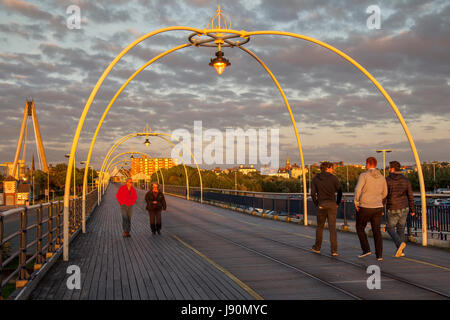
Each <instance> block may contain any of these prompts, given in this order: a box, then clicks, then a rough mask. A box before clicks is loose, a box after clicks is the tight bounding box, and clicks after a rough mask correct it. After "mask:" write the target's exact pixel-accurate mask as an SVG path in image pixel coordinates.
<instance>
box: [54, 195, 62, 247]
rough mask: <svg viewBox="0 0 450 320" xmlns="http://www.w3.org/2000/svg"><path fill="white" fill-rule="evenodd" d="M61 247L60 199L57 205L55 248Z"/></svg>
mask: <svg viewBox="0 0 450 320" xmlns="http://www.w3.org/2000/svg"><path fill="white" fill-rule="evenodd" d="M60 247H61V200H58V205H57V207H56V245H55V249H59V248H60Z"/></svg>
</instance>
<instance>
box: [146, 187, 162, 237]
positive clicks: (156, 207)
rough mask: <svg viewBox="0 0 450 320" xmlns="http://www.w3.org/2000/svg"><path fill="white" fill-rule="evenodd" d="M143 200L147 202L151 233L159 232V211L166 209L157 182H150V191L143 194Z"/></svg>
mask: <svg viewBox="0 0 450 320" xmlns="http://www.w3.org/2000/svg"><path fill="white" fill-rule="evenodd" d="M145 201H146V202H147V207H146V209H147V211H148V213H149V216H150V228H151V229H152V234H155V233H156V232H158V234H161V211H162V210H164V211H165V210H166V199H165V198H164V194H163V193H162V192H161V190H160V186H159V184H158V183H156V182H152V185H151V189H150V191H149V192H147V194H146V195H145Z"/></svg>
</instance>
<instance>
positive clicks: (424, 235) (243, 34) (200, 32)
mask: <svg viewBox="0 0 450 320" xmlns="http://www.w3.org/2000/svg"><path fill="white" fill-rule="evenodd" d="M174 30H184V31H192V32H195V33H197V34H198V35H199V36H201V35H207V34H208V33H221V32H226V33H229V34H236V35H239V36H240V37H243V38H248V37H249V36H253V35H281V36H289V37H294V38H298V39H302V40H306V41H309V42H313V43H315V44H318V45H320V46H322V47H324V48H327V49H329V50H331V51H333V52H335V53H336V54H338V55H339V56H341V57H343V58H344V59H346V60H347V61H349V62H350V63H352V64H353V65H354V66H355V67H357V68H358V69H359V70H360V71H361V72H362V73H363V74H364V75H366V76H367V77H368V78H369V80H371V81H372V82H373V83H374V84H375V86H376V87H377V88H378V89H379V90H380V92H381V93H382V94H383V96H384V97H385V98H386V100H387V101H388V103H389V104H390V106H391V107H392V109H393V110H394V112H395V114H396V115H397V117H398V119H399V121H400V123H401V125H402V127H403V129H404V131H405V134H406V136H407V138H408V141H409V143H410V146H411V149H412V151H413V154H414V158H415V161H416V165H417V169H418V174H419V183H420V189H421V197H422V212H425V214H422V244H423V245H424V246H426V245H427V223H426V200H425V184H424V181H423V173H422V167H421V163H420V159H419V156H418V154H417V149H416V147H415V144H414V141H413V139H412V137H411V134H410V132H409V129H408V127H407V125H406V123H405V121H404V119H403V117H402V115H401V114H400V111H399V110H398V108H397V106H396V105H395V103H394V102H393V100H392V99H391V98H390V96H389V95H388V93H387V92H386V91H385V90H384V88H383V87H382V86H381V85H380V84H379V83H378V81H377V80H376V79H375V78H374V77H373V76H372V75H371V74H370V73H369V72H368V71H367V70H366V69H364V68H363V67H362V66H361V65H360V64H358V63H357V62H356V61H355V60H353V59H352V58H351V57H349V56H348V55H346V54H345V53H343V52H342V51H340V50H338V49H336V48H334V47H332V46H330V45H328V44H326V43H324V42H322V41H319V40H317V39H314V38H311V37H307V36H303V35H300V34H296V33H291V32H282V31H254V32H247V31H244V30H242V31H237V30H231V29H203V30H201V29H197V28H191V27H181V26H180V27H178V26H174V27H168V28H163V29H158V30H155V31H153V32H150V33H148V34H146V35H144V36H142V37H140V38H138V39H137V40H135V41H134V42H132V43H131V44H130V45H128V46H127V47H126V48H125V49H124V50H122V52H121V53H120V54H119V55H117V56H116V58H115V59H114V60H113V61H112V62H111V63H110V64H109V66H108V67H107V68H106V69H105V71H104V72H103V74H102V75H101V77H100V78H99V80H98V81H97V83H96V85H95V87H94V89H93V90H92V92H91V94H90V96H89V99H88V101H87V102H86V105H85V107H84V109H83V113H82V115H81V117H80V120H79V122H78V126H77V129H76V132H75V136H74V139H73V142H72V148H71V152H70V157H69V162H68V170H67V175H66V186H65V193H64V218H63V221H64V232H63V233H64V240H65V241H64V248H63V249H64V250H63V251H64V254H63V257H64V260H65V261H67V260H68V259H69V247H68V238H69V230H68V219H69V192H70V191H69V188H70V182H71V169H72V166H73V165H74V158H75V151H76V148H77V146H78V141H79V137H80V134H81V130H82V128H83V125H84V121H85V119H86V116H87V112H88V111H89V109H90V106H91V104H92V102H93V100H94V98H95V96H96V95H97V92H98V90H99V89H100V87H101V85H102V84H103V82H104V80H105V79H106V77H107V76H108V74H109V72H110V71H111V70H112V68H113V67H114V66H115V65H116V64H117V62H118V61H119V60H120V59H121V58H122V57H123V56H124V55H125V54H126V53H127V52H128V51H130V50H131V49H132V48H133V47H135V46H136V45H137V44H139V43H140V42H142V41H144V40H145V39H148V38H150V37H152V36H154V35H156V34H160V33H163V32H167V31H174ZM299 148H300V146H299ZM304 209H305V210H306V207H305V208H304ZM305 212H306V211H305Z"/></svg>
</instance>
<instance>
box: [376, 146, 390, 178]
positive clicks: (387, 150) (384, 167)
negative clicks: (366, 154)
mask: <svg viewBox="0 0 450 320" xmlns="http://www.w3.org/2000/svg"><path fill="white" fill-rule="evenodd" d="M380 152H383V175H384V177H385V178H386V152H392V150H391V149H379V150H377V153H380Z"/></svg>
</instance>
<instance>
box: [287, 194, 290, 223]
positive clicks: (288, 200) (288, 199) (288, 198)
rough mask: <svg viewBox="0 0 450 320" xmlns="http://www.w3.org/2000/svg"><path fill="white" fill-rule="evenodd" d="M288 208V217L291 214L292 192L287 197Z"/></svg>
mask: <svg viewBox="0 0 450 320" xmlns="http://www.w3.org/2000/svg"><path fill="white" fill-rule="evenodd" d="M287 202H288V203H287V209H288V217H289V216H290V215H291V195H290V194H288V197H287Z"/></svg>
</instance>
